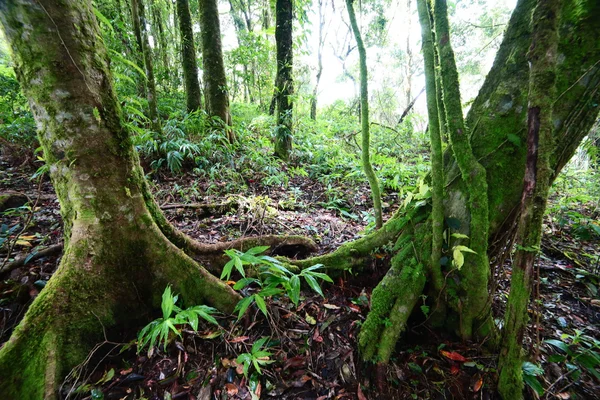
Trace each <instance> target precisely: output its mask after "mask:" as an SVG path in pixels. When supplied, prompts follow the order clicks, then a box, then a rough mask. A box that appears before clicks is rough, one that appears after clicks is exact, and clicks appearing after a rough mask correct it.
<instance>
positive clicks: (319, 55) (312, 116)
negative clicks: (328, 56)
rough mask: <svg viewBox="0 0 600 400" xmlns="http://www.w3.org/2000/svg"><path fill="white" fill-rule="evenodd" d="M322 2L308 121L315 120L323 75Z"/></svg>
mask: <svg viewBox="0 0 600 400" xmlns="http://www.w3.org/2000/svg"><path fill="white" fill-rule="evenodd" d="M323 1H324V0H319V44H318V45H317V75H316V79H315V87H314V88H313V95H312V98H311V99H310V119H312V120H316V119H317V96H318V95H319V82H320V81H321V75H322V74H323V46H324V45H325V37H326V36H327V34H326V33H325V32H324V31H325V16H324V15H323V7H325V6H326V5H324V4H323Z"/></svg>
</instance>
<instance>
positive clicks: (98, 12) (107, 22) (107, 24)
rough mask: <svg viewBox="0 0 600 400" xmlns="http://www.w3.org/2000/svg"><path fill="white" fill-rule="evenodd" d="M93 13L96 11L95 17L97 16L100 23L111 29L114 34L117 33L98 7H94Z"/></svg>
mask: <svg viewBox="0 0 600 400" xmlns="http://www.w3.org/2000/svg"><path fill="white" fill-rule="evenodd" d="M92 11H94V15H95V16H96V18H98V20H99V21H100V22H102V23H103V24H104V25H106V27H107V28H108V29H110V31H111V32H112V33H115V30H114V28H113V26H112V24H111V23H110V21H109V20H108V18H106V17H105V16H104V15H103V14H102V13H101V12H100V11H99V10H98V9H97V8H96V7H92Z"/></svg>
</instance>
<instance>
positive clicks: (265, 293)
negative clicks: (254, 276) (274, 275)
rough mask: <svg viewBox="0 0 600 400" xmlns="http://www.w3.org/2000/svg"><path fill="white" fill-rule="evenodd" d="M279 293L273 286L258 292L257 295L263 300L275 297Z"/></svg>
mask: <svg viewBox="0 0 600 400" xmlns="http://www.w3.org/2000/svg"><path fill="white" fill-rule="evenodd" d="M280 293H281V289H279V288H277V287H275V286H269V287H266V288H265V289H263V290H261V291H260V292H258V294H259V295H260V296H262V297H264V298H267V297H271V296H276V295H278V294H280Z"/></svg>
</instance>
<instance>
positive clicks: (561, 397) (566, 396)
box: [556, 392, 571, 400]
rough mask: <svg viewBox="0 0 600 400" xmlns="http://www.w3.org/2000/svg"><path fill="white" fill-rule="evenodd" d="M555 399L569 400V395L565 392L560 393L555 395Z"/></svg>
mask: <svg viewBox="0 0 600 400" xmlns="http://www.w3.org/2000/svg"><path fill="white" fill-rule="evenodd" d="M556 397H558V398H559V399H563V400H568V399H570V398H571V395H570V394H569V393H567V392H562V393H558V394H557V395H556Z"/></svg>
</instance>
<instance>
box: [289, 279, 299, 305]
mask: <svg viewBox="0 0 600 400" xmlns="http://www.w3.org/2000/svg"><path fill="white" fill-rule="evenodd" d="M289 283H290V291H289V293H288V295H289V296H290V300H292V303H294V305H296V306H298V301H299V300H300V278H299V277H298V275H294V276H292V277H291V278H290V282H289Z"/></svg>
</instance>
